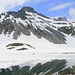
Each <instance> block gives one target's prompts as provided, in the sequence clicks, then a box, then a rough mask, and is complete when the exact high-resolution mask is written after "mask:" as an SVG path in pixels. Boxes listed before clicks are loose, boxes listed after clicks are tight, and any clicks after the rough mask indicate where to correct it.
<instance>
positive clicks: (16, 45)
mask: <svg viewBox="0 0 75 75" xmlns="http://www.w3.org/2000/svg"><path fill="white" fill-rule="evenodd" d="M19 46H21V47H22V48H18V47H19ZM26 46H28V47H30V48H33V49H35V48H34V47H33V46H31V45H29V44H24V43H11V44H8V45H7V46H6V47H7V49H9V50H11V49H15V48H17V49H16V50H27V49H28V47H27V48H26Z"/></svg>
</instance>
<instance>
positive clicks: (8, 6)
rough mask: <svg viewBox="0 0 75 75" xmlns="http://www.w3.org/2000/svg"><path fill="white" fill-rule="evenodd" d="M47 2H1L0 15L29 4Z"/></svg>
mask: <svg viewBox="0 0 75 75" xmlns="http://www.w3.org/2000/svg"><path fill="white" fill-rule="evenodd" d="M42 1H46V0H0V13H1V12H5V11H8V10H10V9H13V8H16V7H18V6H22V5H23V4H26V3H27V4H28V3H35V2H36V3H38V2H42Z"/></svg>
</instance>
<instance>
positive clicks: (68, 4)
mask: <svg viewBox="0 0 75 75" xmlns="http://www.w3.org/2000/svg"><path fill="white" fill-rule="evenodd" d="M23 6H29V7H32V8H34V10H35V11H37V12H39V13H42V14H44V15H46V16H49V17H59V16H60V17H67V18H68V19H69V20H72V21H75V14H74V13H75V0H5V1H4V0H0V13H1V12H7V11H18V10H19V8H22V7H23Z"/></svg>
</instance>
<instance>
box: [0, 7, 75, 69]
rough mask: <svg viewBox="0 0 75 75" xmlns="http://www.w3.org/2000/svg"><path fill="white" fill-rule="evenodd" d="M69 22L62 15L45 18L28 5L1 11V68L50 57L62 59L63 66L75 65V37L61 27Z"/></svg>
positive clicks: (43, 60)
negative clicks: (64, 62)
mask: <svg viewBox="0 0 75 75" xmlns="http://www.w3.org/2000/svg"><path fill="white" fill-rule="evenodd" d="M72 25H73V23H71V22H69V21H67V19H66V18H65V17H58V18H57V17H54V18H50V17H46V16H44V15H42V14H40V13H37V12H36V11H34V9H33V8H30V7H23V8H22V9H21V10H19V11H18V12H7V13H2V14H1V15H0V68H8V67H10V66H15V65H20V66H21V67H23V66H26V65H29V66H31V67H33V66H34V65H36V64H37V63H45V62H47V61H51V60H53V59H60V60H62V59H65V60H66V61H67V64H66V65H67V66H66V67H70V66H73V65H75V59H74V58H75V38H74V37H72V36H71V35H67V34H65V33H63V32H64V31H62V30H61V29H62V27H68V28H69V27H71V26H72ZM73 29H74V26H73ZM59 30H60V31H59ZM61 31H62V32H61Z"/></svg>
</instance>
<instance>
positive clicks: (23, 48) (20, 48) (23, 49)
mask: <svg viewBox="0 0 75 75" xmlns="http://www.w3.org/2000/svg"><path fill="white" fill-rule="evenodd" d="M17 50H27V48H20V49H17Z"/></svg>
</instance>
